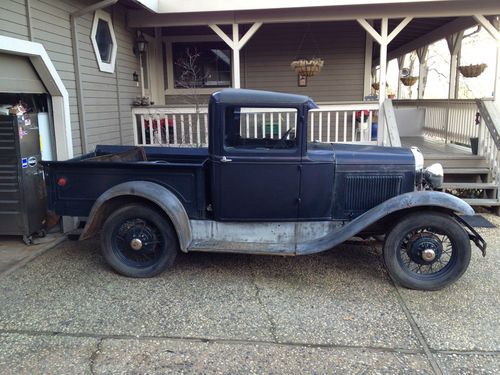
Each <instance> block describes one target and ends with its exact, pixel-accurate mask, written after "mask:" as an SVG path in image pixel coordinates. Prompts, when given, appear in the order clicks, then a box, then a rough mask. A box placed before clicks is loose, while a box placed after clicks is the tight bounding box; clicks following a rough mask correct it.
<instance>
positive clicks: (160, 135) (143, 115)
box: [132, 107, 208, 147]
mask: <svg viewBox="0 0 500 375" xmlns="http://www.w3.org/2000/svg"><path fill="white" fill-rule="evenodd" d="M132 124H133V130H134V143H135V144H136V145H140V146H155V145H156V146H160V145H161V146H175V147H182V146H190V147H206V146H207V145H208V111H207V108H206V107H203V108H199V109H198V111H197V110H196V109H195V108H192V107H175V108H174V107H136V108H133V109H132Z"/></svg>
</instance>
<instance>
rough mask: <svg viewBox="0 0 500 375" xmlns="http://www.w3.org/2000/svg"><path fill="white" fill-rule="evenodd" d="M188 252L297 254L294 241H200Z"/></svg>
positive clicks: (192, 245)
mask: <svg viewBox="0 0 500 375" xmlns="http://www.w3.org/2000/svg"><path fill="white" fill-rule="evenodd" d="M187 251H188V252H191V251H200V252H210V253H237V254H252V255H296V254H295V244H293V243H284V244H277V243H258V242H227V241H216V240H208V241H198V242H193V243H191V245H190V246H189V247H188V249H187Z"/></svg>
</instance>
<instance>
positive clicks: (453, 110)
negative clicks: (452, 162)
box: [394, 99, 479, 147]
mask: <svg viewBox="0 0 500 375" xmlns="http://www.w3.org/2000/svg"><path fill="white" fill-rule="evenodd" d="M394 107H396V108H405V107H411V108H424V109H425V120H424V134H423V135H425V136H428V137H433V138H439V139H441V140H443V141H444V142H445V143H456V144H460V145H465V146H468V147H470V138H475V137H477V136H478V132H479V127H478V126H477V125H476V113H477V112H478V108H477V105H476V102H475V101H474V100H472V99H471V100H462V99H458V100H457V99H451V100H446V99H445V100H438V99H436V100H435V99H422V100H395V101H394Z"/></svg>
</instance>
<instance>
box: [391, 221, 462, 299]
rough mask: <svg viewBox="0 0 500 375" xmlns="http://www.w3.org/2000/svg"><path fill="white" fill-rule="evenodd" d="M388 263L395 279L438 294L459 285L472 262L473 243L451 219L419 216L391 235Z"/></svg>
mask: <svg viewBox="0 0 500 375" xmlns="http://www.w3.org/2000/svg"><path fill="white" fill-rule="evenodd" d="M384 260H385V263H386V266H387V269H388V271H389V273H390V275H391V277H392V278H393V279H394V280H395V281H396V282H397V283H399V284H401V285H403V286H406V287H408V288H412V289H424V290H437V289H441V288H443V287H445V286H447V285H449V284H451V283H452V282H454V281H456V280H457V279H458V278H459V277H460V276H461V275H462V274H463V273H464V272H465V270H466V269H467V266H468V264H469V261H470V241H469V237H468V235H467V233H466V232H465V230H464V229H463V228H462V227H461V226H460V225H459V224H458V223H457V222H456V221H455V220H454V219H453V218H452V217H450V216H448V215H445V214H441V213H434V212H429V213H417V214H411V215H408V216H407V217H405V218H403V219H402V220H401V221H400V222H399V223H398V224H397V225H396V226H395V227H394V228H393V229H392V230H391V232H390V233H389V234H388V235H387V237H386V242H385V245H384Z"/></svg>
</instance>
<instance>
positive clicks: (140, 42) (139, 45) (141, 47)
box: [134, 31, 148, 56]
mask: <svg viewBox="0 0 500 375" xmlns="http://www.w3.org/2000/svg"><path fill="white" fill-rule="evenodd" d="M147 44H148V41H147V40H146V39H145V38H144V35H143V34H142V31H141V32H140V34H139V35H138V36H137V39H136V40H135V44H134V55H136V56H138V55H142V54H143V53H144V51H145V50H146V46H147Z"/></svg>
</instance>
